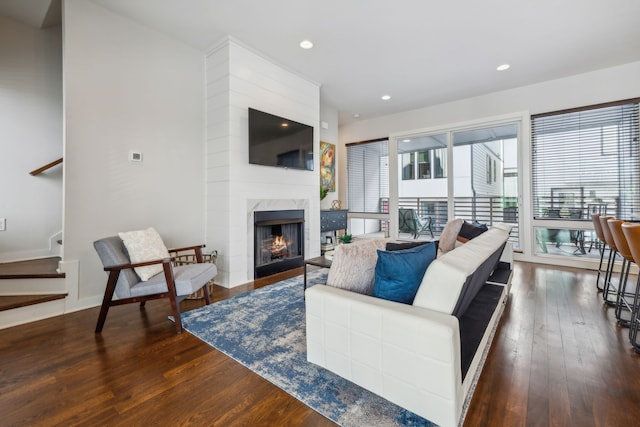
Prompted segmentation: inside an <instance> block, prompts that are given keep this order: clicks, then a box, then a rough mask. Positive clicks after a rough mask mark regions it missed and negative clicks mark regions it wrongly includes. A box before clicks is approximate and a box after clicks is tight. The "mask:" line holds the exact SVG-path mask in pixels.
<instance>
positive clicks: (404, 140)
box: [402, 139, 411, 142]
mask: <svg viewBox="0 0 640 427" xmlns="http://www.w3.org/2000/svg"><path fill="white" fill-rule="evenodd" d="M402 142H411V140H410V139H403V140H402Z"/></svg>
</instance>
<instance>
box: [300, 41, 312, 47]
mask: <svg viewBox="0 0 640 427" xmlns="http://www.w3.org/2000/svg"><path fill="white" fill-rule="evenodd" d="M300 47H301V48H303V49H311V48H312V47H313V43H312V42H311V40H306V39H305V40H302V41H301V42H300Z"/></svg>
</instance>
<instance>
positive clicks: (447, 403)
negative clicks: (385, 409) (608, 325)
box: [305, 225, 511, 426]
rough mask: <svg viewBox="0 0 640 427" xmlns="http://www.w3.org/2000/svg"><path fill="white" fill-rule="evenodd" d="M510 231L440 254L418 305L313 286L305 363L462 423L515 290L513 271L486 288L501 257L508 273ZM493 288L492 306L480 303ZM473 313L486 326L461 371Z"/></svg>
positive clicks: (495, 231) (503, 228)
mask: <svg viewBox="0 0 640 427" xmlns="http://www.w3.org/2000/svg"><path fill="white" fill-rule="evenodd" d="M510 229H511V227H510V226H508V225H499V226H494V227H492V228H490V229H489V230H488V231H487V232H485V233H483V234H481V235H480V236H478V237H476V238H475V239H473V240H471V241H469V242H468V243H466V244H464V245H462V246H459V247H456V248H455V249H454V250H452V251H450V252H447V253H445V254H443V255H441V256H439V257H438V258H437V259H436V260H434V261H433V262H432V263H431V264H430V265H429V267H428V268H427V270H426V272H425V274H424V277H423V279H422V282H421V284H420V287H419V289H418V293H417V294H416V297H415V300H414V302H413V305H408V304H401V303H397V302H392V301H387V300H383V299H379V298H375V297H372V296H369V295H363V294H360V293H356V292H352V291H349V290H345V289H339V288H336V287H334V286H326V285H315V286H313V287H311V288H309V289H307V291H306V295H305V297H306V325H307V359H308V360H309V361H310V362H312V363H315V364H317V365H320V366H322V367H324V368H326V369H328V370H330V371H332V372H334V373H336V374H338V375H340V376H342V377H344V378H346V379H348V380H350V381H352V382H354V383H356V384H358V385H360V386H362V387H364V388H365V389H368V390H370V391H372V392H374V393H376V394H378V395H380V396H382V397H384V398H386V399H387V400H389V401H391V402H393V403H395V404H397V405H399V406H401V407H403V408H406V409H408V410H410V411H412V412H414V413H416V414H418V415H420V416H422V417H424V418H426V419H428V420H430V421H432V422H434V423H437V424H439V425H442V426H456V425H458V424H459V423H461V422H462V411H463V406H464V402H465V399H466V398H467V397H470V396H469V393H470V389H471V385H472V383H473V379H474V378H475V377H476V375H479V373H480V369H481V364H482V361H483V355H484V354H485V350H487V347H488V345H489V343H490V341H491V338H492V335H493V331H494V330H495V327H496V325H497V322H498V321H499V318H500V316H501V314H502V311H503V307H504V303H505V302H506V298H507V296H508V293H509V288H508V286H509V283H510V277H511V276H510V270H509V271H508V272H507V276H508V279H507V280H503V282H506V283H505V284H504V285H496V284H489V285H485V283H486V282H487V280H488V278H489V276H490V275H491V274H492V272H493V270H494V267H495V266H496V265H497V264H498V260H499V258H500V259H502V260H503V261H505V260H506V261H507V262H508V263H509V264H508V268H509V269H510V261H511V258H510V254H511V252H510V251H511V247H510V245H509V244H508V243H507V238H508V235H509V232H510ZM505 245H506V246H507V247H508V250H505V251H504V254H503V248H504V247H505ZM501 256H502V258H501ZM500 265H501V266H502V267H503V268H504V265H505V264H504V263H503V262H502V263H500ZM504 273H505V271H504V270H503V271H502V276H505V274H504ZM492 277H494V276H492ZM488 291H491V292H493V296H489V297H488V300H490V301H493V302H491V303H490V304H489V305H488V306H487V304H486V301H485V303H482V302H478V301H480V300H482V298H481V295H484V294H485V293H486V292H488ZM476 292H479V293H477V294H476ZM485 299H487V298H485ZM476 302H478V303H476ZM469 304H470V305H469ZM478 304H480V305H478ZM483 304H484V306H483ZM466 306H469V308H467V307H466ZM483 307H490V308H483ZM472 311H473V312H475V313H476V314H478V315H480V317H482V316H484V317H485V320H486V327H485V328H484V329H482V328H480V331H479V332H478V331H475V335H476V337H473V339H472V340H471V341H473V342H475V344H474V345H477V347H476V348H475V351H474V349H473V348H472V349H471V350H469V348H468V347H469V344H465V345H464V346H463V347H465V348H466V352H467V353H469V352H471V355H470V356H469V355H467V356H466V359H467V360H466V361H465V363H464V365H465V366H462V365H463V360H462V359H463V355H462V354H461V325H463V324H464V325H467V324H468V325H471V324H473V323H477V321H476V320H475V319H466V320H465V316H467V313H470V312H472ZM474 328H475V329H478V328H477V326H474V327H471V328H469V329H474ZM465 330H468V329H467V328H466V327H465ZM463 332H464V331H463ZM467 342H468V341H465V343H467ZM463 369H464V370H465V371H466V375H464V379H463Z"/></svg>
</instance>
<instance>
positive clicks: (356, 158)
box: [347, 139, 389, 213]
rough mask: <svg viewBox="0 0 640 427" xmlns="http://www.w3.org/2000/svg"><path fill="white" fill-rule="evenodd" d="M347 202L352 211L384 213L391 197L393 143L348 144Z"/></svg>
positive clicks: (386, 141) (385, 141) (382, 141)
mask: <svg viewBox="0 0 640 427" xmlns="http://www.w3.org/2000/svg"><path fill="white" fill-rule="evenodd" d="M347 179H348V186H347V189H348V190H347V191H348V195H347V203H348V206H349V211H350V212H366V213H383V212H384V208H383V206H382V202H381V200H382V199H383V198H384V199H388V197H389V141H388V140H386V139H385V140H377V141H371V142H363V143H355V144H347Z"/></svg>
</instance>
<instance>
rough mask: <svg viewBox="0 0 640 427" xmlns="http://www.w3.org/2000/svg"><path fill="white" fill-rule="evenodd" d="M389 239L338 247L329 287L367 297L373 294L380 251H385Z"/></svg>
mask: <svg viewBox="0 0 640 427" xmlns="http://www.w3.org/2000/svg"><path fill="white" fill-rule="evenodd" d="M387 241H388V239H366V240H356V241H354V242H353V243H349V244H343V245H338V246H337V247H336V249H335V251H334V253H333V263H332V264H331V268H330V269H329V275H328V276H327V285H329V286H333V287H336V288H342V289H346V290H349V291H353V292H358V293H361V294H365V295H371V294H372V293H373V284H374V280H375V269H376V262H377V261H378V252H377V251H378V249H381V250H384V248H385V245H386V243H387Z"/></svg>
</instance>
